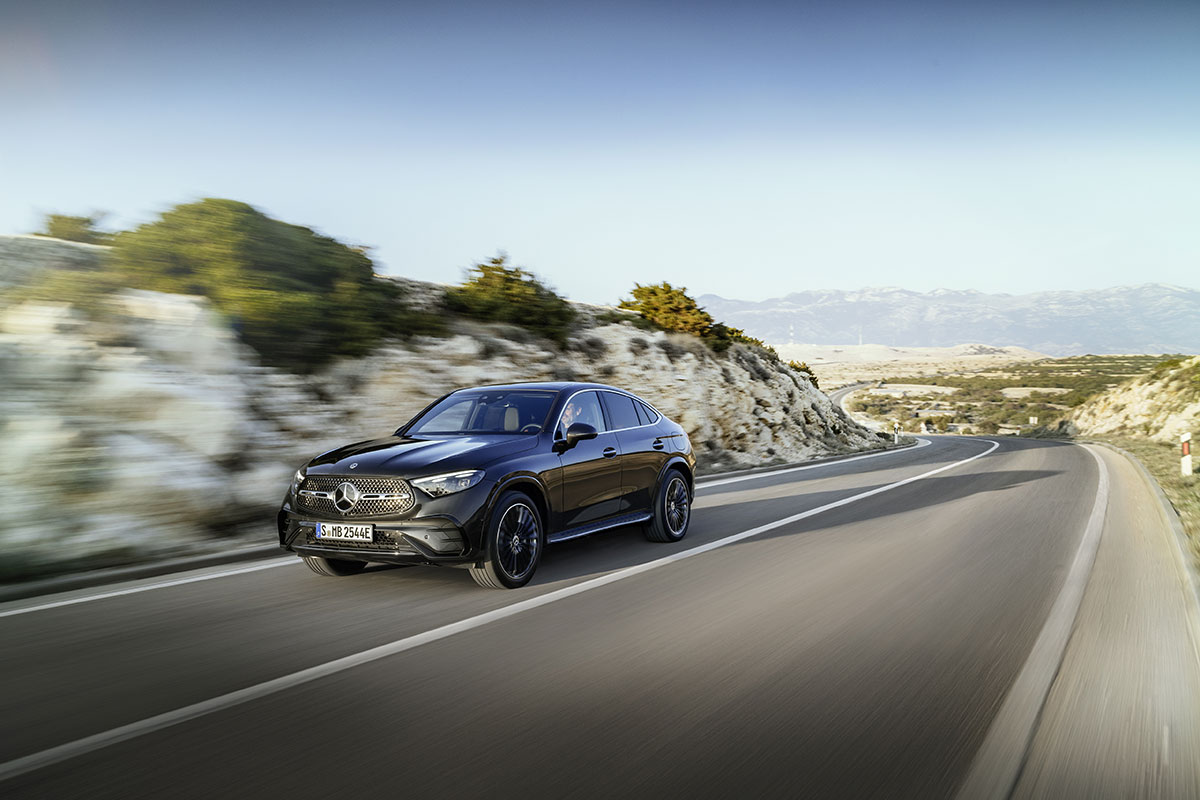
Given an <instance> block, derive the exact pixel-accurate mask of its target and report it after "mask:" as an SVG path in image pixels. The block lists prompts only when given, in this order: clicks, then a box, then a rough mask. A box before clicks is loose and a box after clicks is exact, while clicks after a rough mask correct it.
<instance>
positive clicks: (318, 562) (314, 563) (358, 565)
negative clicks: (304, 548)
mask: <svg viewBox="0 0 1200 800" xmlns="http://www.w3.org/2000/svg"><path fill="white" fill-rule="evenodd" d="M300 557H301V558H303V559H304V563H305V564H307V565H308V568H309V569H311V570H312V571H313V572H315V573H317V574H318V575H332V576H342V575H357V574H358V573H360V572H362V571H363V570H364V569H366V567H367V562H365V561H348V560H346V559H344V558H324V557H322V556H300Z"/></svg>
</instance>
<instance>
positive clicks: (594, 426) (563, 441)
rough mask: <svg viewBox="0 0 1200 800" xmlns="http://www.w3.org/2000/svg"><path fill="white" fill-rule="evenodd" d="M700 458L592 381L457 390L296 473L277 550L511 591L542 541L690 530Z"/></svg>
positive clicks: (666, 535)
mask: <svg viewBox="0 0 1200 800" xmlns="http://www.w3.org/2000/svg"><path fill="white" fill-rule="evenodd" d="M695 466H696V458H695V455H694V454H693V453H692V445H691V442H689V441H688V437H687V434H686V433H684V431H683V428H681V427H680V426H679V425H678V424H676V423H675V422H672V421H671V420H669V419H667V418H666V417H665V416H663V414H661V413H660V412H659V411H657V410H656V409H655V408H654V407H653V406H651V405H650V404H649V403H647V402H646V401H644V400H642V399H641V398H639V397H636V396H634V395H632V394H630V393H629V392H625V391H622V390H621V389H616V388H613V387H611V386H604V385H601V384H595V383H521V384H512V385H508V386H481V387H478V388H474V389H460V390H458V391H456V392H452V393H450V394H448V395H446V396H445V397H442V398H441V399H439V400H437V401H436V402H434V403H433V404H431V405H430V406H428V407H427V408H426V409H425V410H424V411H422V412H421V413H419V414H417V416H416V417H414V418H413V419H412V420H411V421H410V422H409V423H408V424H406V425H404V427H402V428H400V429H399V430H397V431H396V433H395V434H394V435H392V436H389V437H387V438H385V439H373V440H370V441H365V442H358V443H357V444H351V445H346V446H345V447H340V448H338V449H336V450H330V451H329V452H327V453H323V454H321V455H319V456H317V457H316V458H314V459H313V460H312V461H310V462H309V463H308V464H307V465H306V466H304V467H302V468H301V469H300V470H298V471H297V472H296V474H295V476H294V477H293V479H292V485H291V487H290V488H289V490H288V493H287V497H286V498H285V499H284V502H283V507H282V508H281V509H280V511H279V518H278V523H279V545H280V546H281V547H282V548H284V549H285V550H289V551H292V552H295V553H297V554H299V555H300V557H301V558H303V559H304V561H305V563H307V564H308V566H309V567H311V568H312V570H313V571H314V572H317V573H320V574H322V575H351V574H354V573H357V572H360V571H361V570H362V569H363V567H365V566H366V565H367V564H368V563H370V562H379V563H385V564H438V565H454V566H462V567H466V568H467V569H469V570H470V573H471V577H472V578H474V579H475V581H476V583H478V584H480V585H481V586H486V587H490V588H497V589H500V588H506V589H515V588H517V587H520V586H524V585H525V584H526V583H528V582H529V580H530V578H532V577H533V573H534V570H536V569H537V565H538V562H539V561H540V560H541V557H542V551H543V550H544V549H545V546H546V544H547V543H550V542H559V541H562V540H564V539H573V538H575V537H577V536H585V535H587V534H589V533H595V532H597V531H602V530H606V529H608V528H615V527H618V526H622V525H641V526H643V527H644V529H645V532H646V537H647V538H648V539H650V540H651V541H654V542H677V541H679V540H680V539H682V538H683V537H684V535H685V534H687V530H688V523H689V522H690V520H691V506H692V498H693V495H694V489H695V486H694V482H693V475H694V472H695Z"/></svg>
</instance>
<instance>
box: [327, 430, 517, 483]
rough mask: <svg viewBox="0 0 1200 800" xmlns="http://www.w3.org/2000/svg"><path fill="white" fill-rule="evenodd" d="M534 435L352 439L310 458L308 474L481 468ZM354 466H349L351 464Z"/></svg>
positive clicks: (415, 473) (426, 472)
mask: <svg viewBox="0 0 1200 800" xmlns="http://www.w3.org/2000/svg"><path fill="white" fill-rule="evenodd" d="M538 438H539V437H537V436H527V435H518V436H513V435H504V434H496V435H478V436H445V437H429V438H420V439H410V438H408V437H401V436H388V437H387V438H385V439H371V440H369V441H366V442H356V443H354V444H348V445H346V446H345V447H339V448H337V449H336V450H330V451H329V452H327V453H322V454H321V455H319V456H317V457H316V458H314V459H313V460H312V461H310V462H309V463H308V467H307V471H308V474H310V475H400V476H404V477H420V476H422V475H436V474H438V473H442V472H453V471H455V470H461V469H482V468H484V467H486V466H487V465H488V464H490V463H491V462H493V461H495V460H496V459H498V458H503V457H505V456H509V455H513V454H515V453H520V452H524V451H525V450H529V449H532V448H533V447H534V446H535V445H536V444H537V441H538ZM352 464H355V465H357V466H355V467H354V469H351V465H352Z"/></svg>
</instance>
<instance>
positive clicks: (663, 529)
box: [646, 469, 692, 542]
mask: <svg viewBox="0 0 1200 800" xmlns="http://www.w3.org/2000/svg"><path fill="white" fill-rule="evenodd" d="M691 521H692V492H691V490H690V489H689V488H688V480H687V478H685V477H684V475H683V473H682V472H680V471H679V470H677V469H670V470H667V474H666V475H663V479H662V483H660V484H659V486H658V493H657V494H656V495H655V498H654V517H653V519H651V520H650V522H648V523H647V524H646V538H647V539H649V540H650V541H652V542H678V541H679V540H680V539H682V538H683V537H684V536H687V531H688V525H689V524H691Z"/></svg>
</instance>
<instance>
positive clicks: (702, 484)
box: [696, 439, 930, 491]
mask: <svg viewBox="0 0 1200 800" xmlns="http://www.w3.org/2000/svg"><path fill="white" fill-rule="evenodd" d="M929 445H930V441H929V440H928V439H918V440H917V444H916V446H915V447H905V448H903V449H900V450H897V449H894V448H893V449H891V450H881V451H879V452H878V453H867V454H866V455H863V456H852V457H851V458H841V459H838V460H837V461H825V462H823V463H821V464H806V465H804V466H802V467H786V468H784V469H777V470H774V471H772V472H755V473H754V474H752V475H737V476H734V477H732V478H718V479H717V480H713V481H705V480H703V479H701V480H698V481H696V491H700V490H701V489H709V488H711V487H713V486H724V485H725V484H727V483H739V482H740V481H752V480H757V479H759V478H770V477H773V476H775V475H787V474H788V473H789V472H803V471H804V470H806V469H820V468H821V467H836V466H837V465H839V464H849V463H850V462H851V461H862V460H863V459H866V458H879V457H880V456H890V455H895V454H896V453H907V452H908V451H910V450H919V449H920V448H922V447H928V446H929Z"/></svg>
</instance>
